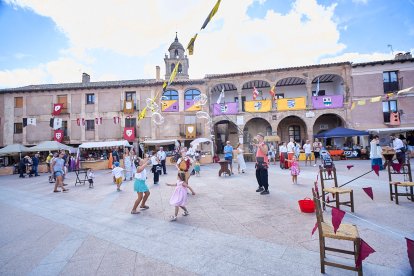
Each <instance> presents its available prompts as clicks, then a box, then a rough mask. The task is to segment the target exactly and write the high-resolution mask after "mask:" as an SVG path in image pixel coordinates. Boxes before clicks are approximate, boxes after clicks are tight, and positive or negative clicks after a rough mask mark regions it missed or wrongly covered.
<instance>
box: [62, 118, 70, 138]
mask: <svg viewBox="0 0 414 276" xmlns="http://www.w3.org/2000/svg"><path fill="white" fill-rule="evenodd" d="M61 129H62V130H63V136H64V137H68V121H62V128H61Z"/></svg>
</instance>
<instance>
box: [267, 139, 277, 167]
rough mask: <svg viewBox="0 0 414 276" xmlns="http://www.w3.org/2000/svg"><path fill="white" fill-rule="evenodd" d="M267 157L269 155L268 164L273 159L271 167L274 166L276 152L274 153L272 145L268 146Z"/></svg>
mask: <svg viewBox="0 0 414 276" xmlns="http://www.w3.org/2000/svg"><path fill="white" fill-rule="evenodd" d="M268 155H269V162H272V159H273V165H276V152H275V146H274V145H273V144H270V148H269V154H268Z"/></svg>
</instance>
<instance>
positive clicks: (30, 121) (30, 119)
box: [27, 118, 36, 126]
mask: <svg viewBox="0 0 414 276" xmlns="http://www.w3.org/2000/svg"><path fill="white" fill-rule="evenodd" d="M27 124H28V125H33V126H35V125H36V118H27Z"/></svg>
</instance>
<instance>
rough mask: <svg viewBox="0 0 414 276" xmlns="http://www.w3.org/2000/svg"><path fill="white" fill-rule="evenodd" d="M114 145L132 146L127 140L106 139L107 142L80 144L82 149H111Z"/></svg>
mask: <svg viewBox="0 0 414 276" xmlns="http://www.w3.org/2000/svg"><path fill="white" fill-rule="evenodd" d="M113 147H129V148H130V147H132V146H131V145H130V144H129V143H128V141H127V140H121V141H106V142H87V143H83V144H81V145H79V148H80V149H109V148H113Z"/></svg>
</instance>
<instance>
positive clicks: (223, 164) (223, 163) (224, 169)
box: [218, 160, 231, 176]
mask: <svg viewBox="0 0 414 276" xmlns="http://www.w3.org/2000/svg"><path fill="white" fill-rule="evenodd" d="M218 163H219V164H220V170H219V176H221V174H222V173H226V174H227V175H231V173H230V170H229V164H230V162H229V161H227V160H220V161H219V162H218Z"/></svg>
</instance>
